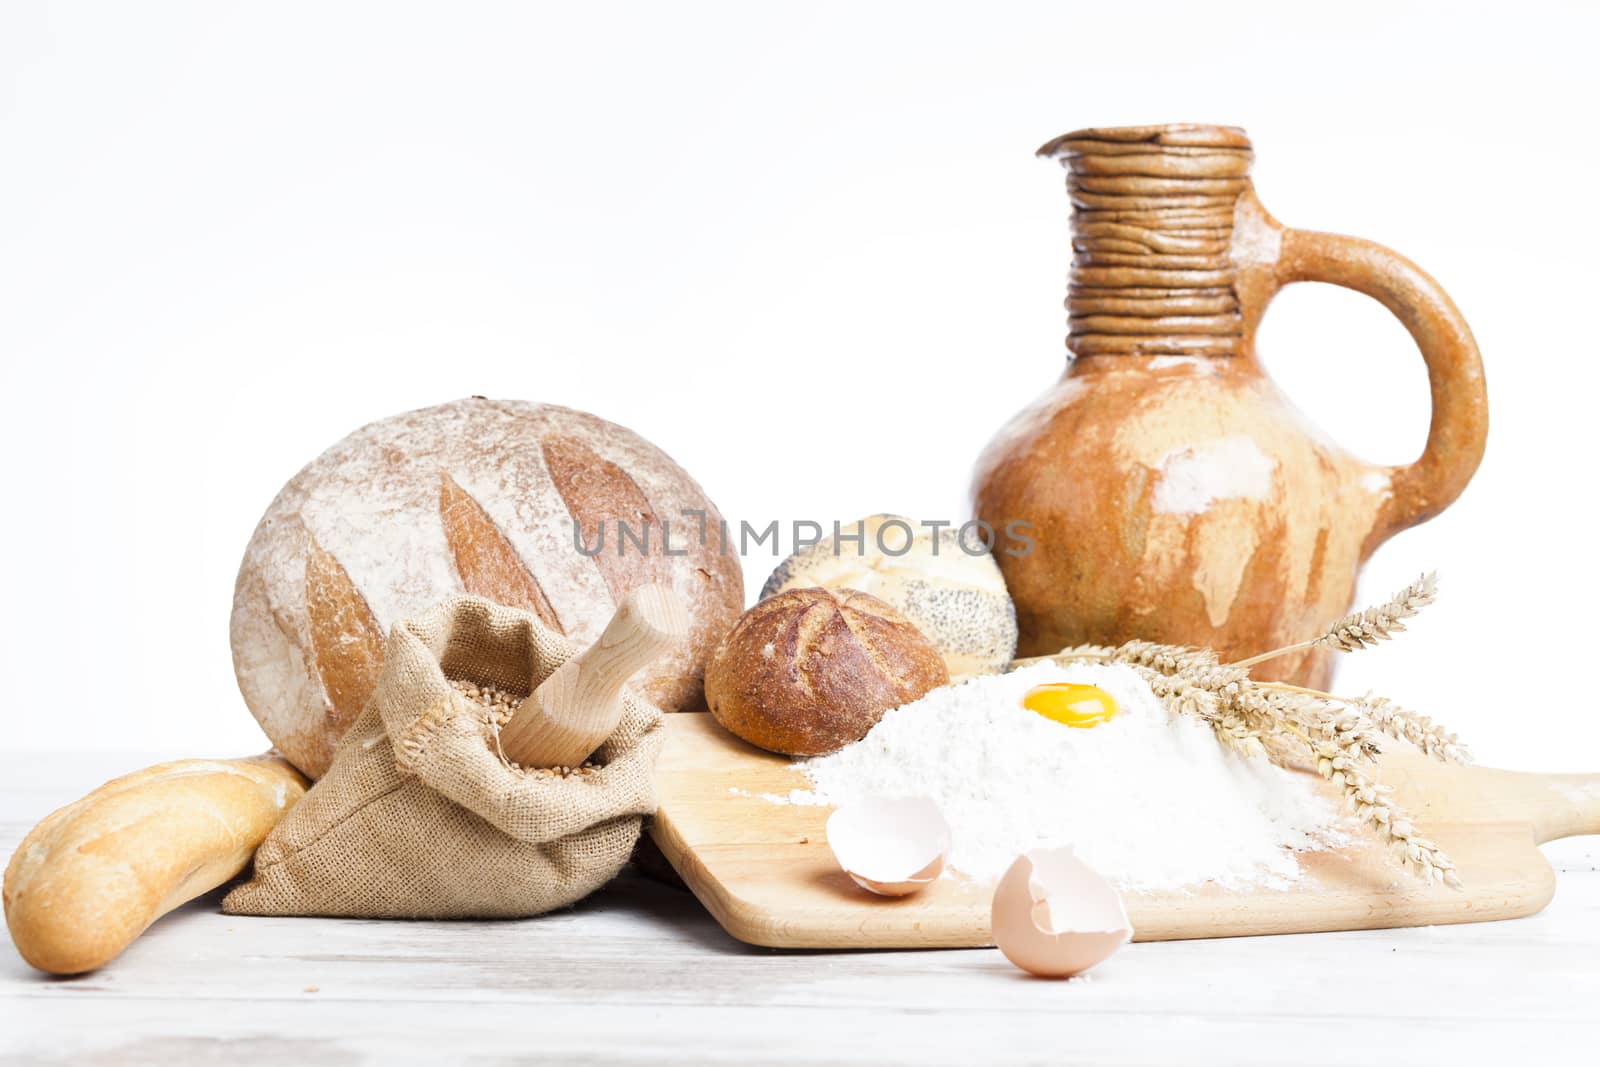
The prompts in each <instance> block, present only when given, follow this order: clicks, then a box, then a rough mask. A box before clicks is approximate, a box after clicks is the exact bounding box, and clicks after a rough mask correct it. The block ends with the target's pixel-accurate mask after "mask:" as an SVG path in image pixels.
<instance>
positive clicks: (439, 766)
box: [223, 596, 663, 918]
mask: <svg viewBox="0 0 1600 1067" xmlns="http://www.w3.org/2000/svg"><path fill="white" fill-rule="evenodd" d="M576 651H577V649H576V648H575V647H574V646H573V645H572V644H571V643H570V642H568V641H567V640H566V639H565V638H564V637H562V636H561V635H559V634H557V633H556V632H554V631H553V630H550V629H548V628H547V627H545V626H544V625H543V624H542V623H541V622H540V621H539V620H538V618H537V617H535V616H534V615H533V614H531V613H530V612H526V611H521V610H518V609H515V608H507V607H501V606H500V605H497V604H493V603H491V602H490V601H487V600H484V599H483V598H481V597H467V596H463V597H455V598H452V599H450V600H447V601H445V602H443V603H441V604H439V605H438V606H436V607H434V608H433V609H432V610H430V611H428V612H426V613H425V614H423V615H420V616H418V617H416V618H413V619H409V620H407V621H405V622H402V623H400V624H398V625H397V626H395V628H394V630H393V632H391V634H390V635H389V641H388V645H387V648H386V650H385V654H384V655H385V658H384V666H383V671H382V673H381V674H380V675H379V678H378V684H377V688H376V690H375V691H374V693H373V696H372V700H371V702H370V703H369V704H368V705H367V707H366V710H365V711H364V712H363V713H362V715H361V718H360V719H358V720H357V721H356V724H355V726H353V727H352V728H351V729H350V732H349V733H347V734H346V735H345V737H344V739H343V740H342V741H341V742H340V745H339V750H338V752H337V753H336V755H335V756H334V761H333V765H332V766H331V767H330V768H329V770H328V773H327V774H326V775H324V776H323V777H322V779H321V780H320V781H318V782H317V784H316V785H315V787H313V788H312V790H311V792H309V793H307V794H306V796H305V797H304V798H303V799H302V800H301V801H300V802H299V803H298V804H296V805H295V806H294V808H293V809H291V810H290V812H289V814H288V815H287V816H285V817H284V819H283V821H282V822H280V823H279V824H278V826H277V827H276V828H275V829H274V830H273V831H272V833H271V835H270V836H268V838H267V840H266V841H265V842H263V844H262V845H261V848H260V849H259V850H258V851H257V852H256V859H255V871H254V875H253V876H252V878H251V880H250V881H249V882H247V883H245V884H243V885H241V886H239V887H238V888H236V889H234V890H233V892H231V893H229V894H228V896H227V899H226V900H224V902H223V909H224V910H225V911H227V912H229V913H232V914H241V915H347V916H369V917H378V916H386V917H399V918H491V917H515V916H525V915H537V914H539V913H541V912H545V911H549V910H550V909H552V908H559V907H561V906H563V905H566V904H570V903H572V902H573V901H575V900H578V899H579V898H581V897H583V896H586V895H587V894H589V893H591V892H593V891H594V890H595V889H597V888H599V887H600V886H601V885H603V884H605V883H606V882H607V881H609V880H610V879H611V878H612V877H613V876H615V875H616V873H617V871H618V870H619V869H620V868H621V867H622V865H623V863H625V862H626V861H627V859H628V854H629V852H630V850H631V849H632V848H633V845H634V842H635V841H637V840H638V837H639V830H640V827H641V825H642V823H643V819H644V816H646V815H648V814H650V813H651V812H653V811H654V810H655V795H654V792H653V790H652V787H651V780H650V773H651V769H652V767H653V766H654V764H655V759H656V756H657V754H658V753H659V752H660V749H661V742H662V738H663V733H662V728H661V713H660V712H659V711H658V710H656V709H655V708H654V707H652V706H651V705H650V704H648V703H646V702H645V701H644V700H642V699H639V698H636V697H635V696H633V695H632V693H631V692H630V693H629V694H628V695H627V698H626V711H625V714H624V715H623V719H622V722H621V724H620V725H619V726H618V727H617V730H616V732H615V733H613V734H612V735H611V737H610V738H609V739H608V740H607V741H606V742H605V744H603V745H602V746H601V747H600V749H599V750H598V751H597V752H596V753H595V755H594V756H593V757H591V758H592V759H593V760H594V761H595V762H597V763H600V764H603V766H602V767H601V768H600V769H598V770H596V771H595V772H594V773H592V774H589V775H574V776H572V777H569V778H559V777H549V778H537V777H529V776H525V775H522V774H519V773H518V772H516V771H514V770H512V769H511V768H510V767H509V766H507V764H506V763H505V761H504V760H503V759H502V758H501V757H500V755H499V754H498V752H497V751H496V748H495V744H494V729H493V728H492V727H491V726H490V725H489V724H488V721H487V718H486V715H485V709H484V708H483V707H482V706H481V705H479V704H477V703H476V702H475V701H473V700H471V699H469V698H467V697H465V696H463V695H462V694H461V693H459V692H457V691H456V690H455V689H454V688H452V687H451V685H450V682H449V680H450V679H452V678H454V679H463V678H464V679H468V680H471V681H473V682H475V683H479V684H491V685H495V686H497V687H499V688H501V689H505V690H509V691H511V692H520V693H528V692H532V691H533V689H534V687H535V686H537V685H538V684H539V683H540V682H542V681H544V679H545V678H546V677H547V676H548V675H549V674H550V673H551V672H552V671H554V670H555V669H556V668H557V667H558V666H560V665H561V664H562V663H563V662H565V661H566V660H567V659H568V658H570V657H571V656H572V655H573V654H574V653H575V652H576Z"/></svg>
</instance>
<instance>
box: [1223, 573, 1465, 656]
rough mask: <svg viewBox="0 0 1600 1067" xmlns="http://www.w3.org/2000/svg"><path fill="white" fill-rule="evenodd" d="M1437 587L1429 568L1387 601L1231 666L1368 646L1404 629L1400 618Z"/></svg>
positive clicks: (1429, 598) (1430, 599)
mask: <svg viewBox="0 0 1600 1067" xmlns="http://www.w3.org/2000/svg"><path fill="white" fill-rule="evenodd" d="M1438 590H1439V576H1438V575H1437V574H1435V573H1433V572H1429V573H1427V574H1424V575H1423V576H1422V577H1420V578H1418V579H1417V580H1416V581H1414V582H1412V583H1411V584H1410V585H1408V586H1406V587H1405V588H1404V589H1402V590H1400V592H1398V593H1396V594H1395V595H1394V596H1393V597H1391V598H1390V599H1389V600H1388V602H1387V603H1384V604H1379V605H1378V606H1377V607H1372V608H1367V609H1365V610H1363V611H1357V612H1353V613H1352V614H1349V615H1346V616H1345V617H1344V618H1342V619H1340V620H1339V621H1338V622H1336V623H1334V624H1333V625H1332V626H1330V627H1328V628H1327V629H1326V630H1324V631H1323V632H1322V633H1320V634H1318V635H1317V636H1316V637H1313V638H1311V639H1310V640H1309V641H1299V642H1296V643H1295V644H1292V645H1285V646H1283V647H1282V648H1275V649H1272V650H1271V651H1270V652H1263V653H1261V654H1260V655H1259V656H1251V657H1250V658H1249V659H1242V660H1239V661H1238V662H1237V663H1235V664H1233V666H1235V667H1253V666H1255V665H1256V664H1257V663H1264V662H1266V661H1267V660H1269V659H1276V658H1278V657H1279V656H1286V655H1288V654H1289V653H1291V652H1300V651H1303V650H1305V649H1311V648H1331V649H1336V650H1338V651H1340V652H1355V651H1358V650H1360V649H1363V648H1371V647H1373V646H1374V645H1376V644H1378V642H1380V641H1388V640H1389V639H1391V638H1392V637H1394V635H1395V634H1398V633H1404V632H1405V629H1406V628H1405V623H1404V620H1406V619H1409V618H1412V617H1413V616H1415V615H1416V614H1417V613H1418V612H1420V611H1421V610H1422V609H1423V608H1425V607H1427V606H1428V605H1429V604H1432V603H1433V601H1434V597H1435V596H1437V595H1438Z"/></svg>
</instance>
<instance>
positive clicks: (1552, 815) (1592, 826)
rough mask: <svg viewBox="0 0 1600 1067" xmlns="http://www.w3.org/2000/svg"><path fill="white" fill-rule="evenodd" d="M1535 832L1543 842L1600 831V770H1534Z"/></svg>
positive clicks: (1528, 776) (1529, 776) (1536, 836)
mask: <svg viewBox="0 0 1600 1067" xmlns="http://www.w3.org/2000/svg"><path fill="white" fill-rule="evenodd" d="M1522 777H1527V778H1532V779H1537V780H1538V781H1539V783H1540V785H1541V787H1542V788H1540V789H1539V790H1537V791H1535V792H1533V793H1532V795H1530V796H1529V798H1528V799H1529V800H1530V801H1531V802H1532V804H1533V808H1532V812H1533V836H1534V840H1536V841H1538V842H1539V843H1540V844H1541V845H1542V844H1544V843H1545V842H1546V841H1554V840H1556V839H1557V838H1562V837H1577V836H1579V835H1580V834H1600V774H1530V775H1525V776H1522Z"/></svg>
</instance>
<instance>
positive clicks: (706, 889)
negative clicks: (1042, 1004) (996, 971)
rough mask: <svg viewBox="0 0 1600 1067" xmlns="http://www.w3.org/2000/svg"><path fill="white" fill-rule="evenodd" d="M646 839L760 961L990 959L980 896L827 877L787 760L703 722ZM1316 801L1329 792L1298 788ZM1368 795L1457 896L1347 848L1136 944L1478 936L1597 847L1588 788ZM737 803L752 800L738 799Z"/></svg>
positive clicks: (1380, 854) (665, 756)
mask: <svg viewBox="0 0 1600 1067" xmlns="http://www.w3.org/2000/svg"><path fill="white" fill-rule="evenodd" d="M666 723H667V743H666V747H665V750H664V751H663V753H662V756H661V761H660V763H659V764H658V765H657V771H656V788H657V791H658V794H659V799H660V803H661V807H660V810H659V811H658V812H657V814H656V817H655V819H654V820H653V822H652V825H651V831H650V832H651V836H652V837H653V838H654V839H655V842H656V844H657V845H658V846H660V848H661V851H662V852H663V853H664V854H665V855H666V857H667V859H668V861H670V862H671V864H672V866H673V867H674V868H675V869H676V870H677V872H678V874H679V875H680V876H682V878H683V880H684V881H685V882H687V883H688V884H689V888H690V889H692V890H693V891H694V894H695V896H697V897H699V898H700V900H701V902H702V903H704V904H705V906H706V907H707V908H708V909H709V910H710V912H711V914H712V915H714V916H716V918H717V921H718V922H720V923H721V924H722V925H723V927H725V928H726V929H727V931H728V932H729V933H730V934H732V935H733V936H734V937H736V938H738V939H739V940H741V941H746V942H749V943H750V944H752V945H766V946H769V947H772V948H824V949H846V948H960V947H975V946H982V945H990V944H993V942H992V941H991V940H990V937H989V897H990V891H991V887H990V886H988V885H983V884H975V883H973V882H970V881H967V880H964V879H950V878H944V879H940V880H939V881H937V882H935V883H934V884H933V885H932V886H930V887H929V888H928V889H927V890H925V891H924V892H922V893H920V894H918V895H916V896H913V897H905V898H901V899H899V900H889V899H885V898H881V897H874V896H871V895H869V894H867V893H866V892H864V891H862V890H861V889H859V888H858V887H857V886H856V885H855V883H853V882H851V881H850V879H849V878H848V877H846V876H845V874H844V872H843V871H841V870H840V869H839V867H838V865H837V864H836V863H835V862H834V859H833V853H832V852H831V851H829V849H828V843H827V838H826V835H825V834H824V832H823V824H824V823H825V822H826V820H827V817H828V815H829V813H830V812H831V810H832V809H830V808H820V807H807V806H803V805H793V804H773V803H770V802H768V801H766V800H764V799H762V798H761V797H760V796H759V794H762V793H776V794H784V795H786V794H788V792H789V791H790V790H791V789H805V788H807V782H806V781H805V779H804V777H803V776H802V775H800V774H799V772H797V771H792V770H790V769H789V765H790V763H791V762H792V761H790V760H788V759H785V758H784V757H782V756H774V755H771V754H769V753H766V752H762V751H761V750H759V749H756V748H753V747H751V746H749V745H746V744H745V743H744V742H742V741H739V740H738V739H736V738H734V737H733V736H732V735H730V734H728V733H727V732H726V731H724V730H723V729H722V728H721V727H719V726H717V725H716V723H715V722H714V721H712V719H711V716H710V715H708V714H705V713H698V714H688V713H685V714H677V715H668V716H667V717H666ZM1307 777H1308V778H1310V779H1311V780H1312V781H1314V782H1316V783H1317V785H1318V786H1319V787H1322V788H1331V787H1330V786H1328V785H1327V784H1326V783H1324V782H1322V781H1321V780H1320V779H1317V778H1315V777H1314V776H1311V775H1309V774H1308V776H1307ZM1380 778H1381V780H1382V781H1383V782H1384V783H1385V784H1387V785H1390V786H1393V787H1394V790H1395V796H1396V799H1397V800H1398V801H1399V802H1400V803H1401V804H1403V805H1405V806H1406V807H1407V808H1409V809H1410V810H1411V812H1412V813H1413V814H1414V815H1415V816H1416V820H1417V823H1418V824H1419V825H1420V826H1421V827H1422V829H1423V831H1424V832H1425V833H1426V834H1427V835H1428V836H1430V837H1432V838H1433V839H1434V840H1435V841H1436V842H1437V843H1438V844H1439V845H1440V846H1441V847H1443V848H1444V849H1445V850H1446V851H1447V852H1448V853H1449V854H1450V856H1451V857H1452V858H1453V859H1454V860H1455V862H1456V865H1457V869H1458V870H1459V873H1460V875H1461V879H1462V882H1463V884H1464V888H1462V889H1460V890H1453V889H1446V888H1444V887H1443V886H1436V887H1432V888H1430V887H1427V886H1424V885H1422V884H1421V883H1420V882H1419V881H1418V880H1416V879H1415V878H1413V877H1412V876H1411V875H1410V874H1409V873H1408V872H1406V871H1404V870H1401V869H1400V868H1398V867H1396V866H1395V865H1394V864H1393V863H1392V862H1391V861H1390V859H1389V857H1388V855H1387V853H1386V852H1385V851H1384V850H1383V849H1382V848H1379V847H1377V846H1375V845H1373V844H1372V843H1370V842H1369V841H1367V840H1366V839H1365V838H1363V837H1361V836H1359V835H1356V840H1355V842H1354V843H1352V844H1350V845H1348V846H1346V847H1345V848H1343V849H1341V850H1339V851H1334V852H1318V853H1308V854H1304V855H1302V856H1301V857H1300V860H1301V867H1302V869H1303V871H1304V877H1302V878H1301V879H1300V881H1299V882H1297V883H1296V884H1295V885H1294V887H1293V888H1291V889H1276V890H1275V889H1255V890H1241V889H1231V890H1230V889H1222V888H1218V887H1214V886H1210V887H1201V888H1199V889H1195V890H1192V891H1188V892H1175V891H1163V892H1155V893H1134V894H1130V895H1129V896H1128V898H1127V905H1128V914H1129V916H1130V917H1131V918H1132V920H1133V928H1134V939H1135V940H1137V941H1164V940H1172V939H1178V938H1190V937H1234V936H1239V935H1243V934H1288V933H1303V932H1310V931H1315V930H1367V929H1377V928H1380V927H1389V926H1426V925H1432V924H1435V923H1460V922H1481V921H1484V920H1487V919H1509V918H1515V917H1517V916H1522V915H1531V914H1533V913H1534V912H1536V911H1538V910H1539V909H1541V908H1543V907H1544V906H1545V905H1546V904H1547V903H1549V901H1550V898H1551V896H1552V895H1553V894H1554V893H1555V872H1554V871H1552V870H1551V868H1550V864H1549V863H1548V862H1547V861H1546V860H1545V858H1544V856H1543V854H1542V853H1540V851H1539V849H1538V845H1539V844H1540V843H1541V842H1544V841H1550V840H1553V839H1555V838H1559V837H1570V836H1573V835H1575V834H1593V833H1600V774H1568V775H1548V774H1523V773H1518V772H1514V771H1498V770H1492V769H1490V768H1487V767H1456V766H1451V765H1447V764H1442V763H1437V762H1434V761H1431V760H1427V759H1424V758H1422V757H1420V756H1418V755H1416V754H1414V753H1411V752H1410V751H1405V752H1395V753H1393V754H1391V755H1387V756H1385V757H1384V759H1383V766H1382V771H1381V774H1380ZM745 794H751V795H745Z"/></svg>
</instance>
